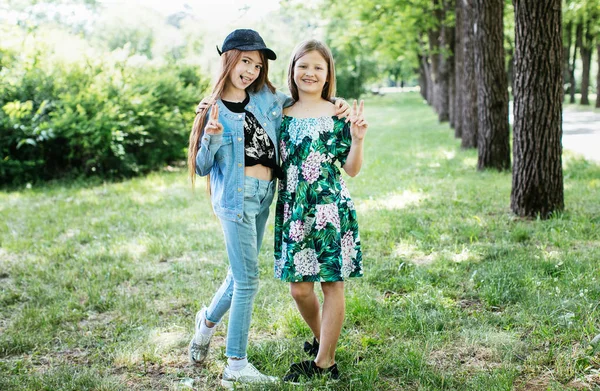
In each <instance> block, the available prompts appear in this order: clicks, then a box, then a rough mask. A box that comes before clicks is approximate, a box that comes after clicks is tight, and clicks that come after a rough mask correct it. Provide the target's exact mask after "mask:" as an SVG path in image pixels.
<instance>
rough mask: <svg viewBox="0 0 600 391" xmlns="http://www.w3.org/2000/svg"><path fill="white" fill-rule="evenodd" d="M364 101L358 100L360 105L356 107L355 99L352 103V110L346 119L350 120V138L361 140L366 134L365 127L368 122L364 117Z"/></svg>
mask: <svg viewBox="0 0 600 391" xmlns="http://www.w3.org/2000/svg"><path fill="white" fill-rule="evenodd" d="M364 111H365V102H364V101H362V100H361V101H360V106H359V107H358V109H357V108H356V99H355V100H354V102H353V103H352V110H351V112H350V116H349V117H348V119H349V120H350V134H351V135H352V140H356V141H362V140H363V139H364V138H365V135H366V134H367V128H368V127H369V124H368V123H367V121H366V120H365V117H364Z"/></svg>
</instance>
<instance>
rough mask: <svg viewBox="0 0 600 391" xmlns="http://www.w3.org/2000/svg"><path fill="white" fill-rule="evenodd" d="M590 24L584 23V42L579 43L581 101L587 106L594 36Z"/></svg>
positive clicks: (588, 102)
mask: <svg viewBox="0 0 600 391" xmlns="http://www.w3.org/2000/svg"><path fill="white" fill-rule="evenodd" d="M591 28H592V26H591V23H590V22H589V21H588V22H587V23H586V28H585V34H584V41H583V42H581V46H580V48H579V50H580V52H581V63H582V68H583V69H582V71H581V101H580V103H581V104H582V105H589V104H590V100H589V99H588V91H589V88H590V66H591V65H592V52H593V40H594V36H593V35H592V32H591Z"/></svg>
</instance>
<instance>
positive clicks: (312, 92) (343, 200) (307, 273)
mask: <svg viewBox="0 0 600 391" xmlns="http://www.w3.org/2000/svg"><path fill="white" fill-rule="evenodd" d="M288 85H289V88H290V92H291V95H292V98H293V100H294V101H295V103H294V105H293V106H291V107H289V108H287V109H285V110H284V117H283V121H282V124H281V130H280V135H279V136H280V142H279V147H280V152H281V161H282V169H283V171H284V172H285V177H286V179H284V180H282V181H280V184H279V196H278V200H277V208H276V216H275V275H276V277H278V278H280V279H282V280H283V281H288V282H290V283H291V294H292V297H293V298H294V300H295V302H296V305H297V307H298V310H299V311H300V314H301V315H302V317H303V318H304V320H305V321H306V323H307V324H308V326H309V327H310V329H311V331H312V332H313V334H314V339H313V343H312V344H310V343H308V342H307V343H306V344H305V350H306V351H307V352H309V353H311V354H313V355H316V358H315V359H314V360H308V361H303V362H300V363H294V364H292V365H291V367H290V370H289V372H288V374H287V375H286V376H285V378H284V380H286V381H291V382H296V381H298V380H299V378H300V377H301V376H306V377H308V378H310V377H312V376H314V375H318V374H329V375H330V376H331V378H333V379H337V378H338V377H339V371H338V368H337V365H336V363H335V349H336V345H337V341H338V338H339V335H340V332H341V328H342V323H343V320H344V312H345V298H344V281H345V280H347V279H348V278H349V277H360V276H362V273H363V271H362V253H361V249H360V238H359V234H358V223H357V218H356V210H355V208H354V204H353V203H352V199H351V198H350V194H349V192H348V189H347V188H346V185H345V183H344V181H343V179H342V177H341V173H340V170H339V168H338V166H337V165H336V162H339V164H340V166H341V167H342V168H343V169H344V171H346V173H347V174H348V175H350V176H352V177H353V176H355V175H357V174H358V173H359V171H360V168H361V166H362V161H363V141H364V137H365V134H366V131H367V127H368V124H367V122H366V121H365V119H364V117H363V111H364V103H363V102H362V101H361V103H360V107H358V108H357V104H356V101H354V104H353V108H352V112H351V115H350V117H349V121H350V123H346V122H345V121H344V120H341V119H339V118H338V117H336V116H335V115H334V106H333V105H332V104H331V103H330V102H329V99H330V97H331V96H333V95H334V94H335V68H334V64H333V58H332V55H331V51H330V50H329V48H328V47H327V46H326V45H324V44H323V43H321V42H319V41H316V40H310V41H305V42H303V43H301V44H300V45H298V46H297V47H296V49H295V51H294V54H293V55H292V59H291V61H290V65H289V71H288ZM315 282H320V283H321V288H322V290H323V296H324V302H323V311H322V314H321V311H320V304H319V300H318V298H317V296H316V294H315V292H314V283H315Z"/></svg>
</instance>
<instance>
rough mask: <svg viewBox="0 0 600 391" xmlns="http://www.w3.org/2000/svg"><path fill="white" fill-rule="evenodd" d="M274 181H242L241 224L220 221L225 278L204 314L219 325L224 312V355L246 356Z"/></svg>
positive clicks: (245, 179)
mask: <svg viewBox="0 0 600 391" xmlns="http://www.w3.org/2000/svg"><path fill="white" fill-rule="evenodd" d="M274 184H275V182H274V181H264V180H260V179H256V178H253V177H248V176H247V177H245V178H244V217H243V220H242V221H241V222H237V221H229V220H225V219H220V220H221V226H222V227H223V233H224V235H225V245H226V247H227V255H228V257H229V270H228V271H227V277H226V278H225V281H223V284H221V287H220V288H219V290H218V291H217V293H216V294H215V296H214V297H213V300H212V302H211V304H210V306H209V307H208V310H207V311H206V319H208V320H209V321H211V322H214V323H218V322H220V321H221V319H222V318H223V316H224V315H225V313H226V312H227V310H230V313H229V326H228V329H227V347H226V350H225V355H226V356H227V357H232V358H244V357H246V349H247V347H248V332H249V329H250V320H251V318H252V306H253V303H254V297H255V296H256V292H257V291H258V252H259V251H260V245H261V244H262V240H263V236H264V233H265V225H266V224H267V218H268V217H269V206H270V205H271V202H272V201H273V195H274V192H275V185H274Z"/></svg>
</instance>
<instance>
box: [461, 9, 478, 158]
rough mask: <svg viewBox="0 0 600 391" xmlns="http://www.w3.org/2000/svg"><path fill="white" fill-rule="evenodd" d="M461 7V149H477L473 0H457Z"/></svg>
mask: <svg viewBox="0 0 600 391" xmlns="http://www.w3.org/2000/svg"><path fill="white" fill-rule="evenodd" d="M459 1H460V3H461V7H462V13H461V15H462V26H461V27H462V28H461V30H462V35H461V37H462V47H463V81H462V85H461V88H460V92H459V93H460V94H462V100H463V110H462V142H461V146H462V147H463V148H476V147H477V121H478V120H477V86H476V85H475V77H473V76H474V75H475V53H474V47H475V42H474V23H473V5H474V0H459Z"/></svg>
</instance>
